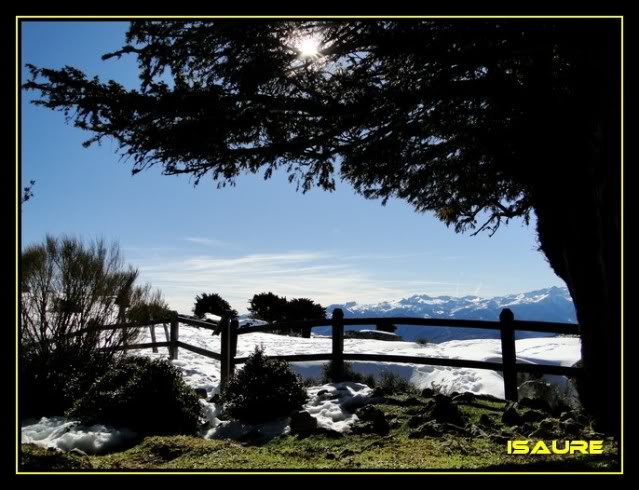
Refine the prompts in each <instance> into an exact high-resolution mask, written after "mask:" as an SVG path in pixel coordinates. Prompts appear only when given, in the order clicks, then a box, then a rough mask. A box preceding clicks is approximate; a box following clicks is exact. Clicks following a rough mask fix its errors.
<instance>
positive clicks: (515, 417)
mask: <svg viewBox="0 0 639 490" xmlns="http://www.w3.org/2000/svg"><path fill="white" fill-rule="evenodd" d="M501 421H502V422H503V423H504V424H506V425H518V424H519V423H521V415H519V412H518V411H517V409H516V408H515V407H514V406H513V405H511V406H509V407H508V408H506V410H504V414H503V415H502V416H501Z"/></svg>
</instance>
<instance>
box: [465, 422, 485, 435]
mask: <svg viewBox="0 0 639 490" xmlns="http://www.w3.org/2000/svg"><path fill="white" fill-rule="evenodd" d="M468 432H469V434H470V435H471V436H473V437H488V434H487V433H486V432H484V431H483V430H482V429H480V428H479V427H477V426H476V425H475V424H472V425H471V426H470V427H469V428H468Z"/></svg>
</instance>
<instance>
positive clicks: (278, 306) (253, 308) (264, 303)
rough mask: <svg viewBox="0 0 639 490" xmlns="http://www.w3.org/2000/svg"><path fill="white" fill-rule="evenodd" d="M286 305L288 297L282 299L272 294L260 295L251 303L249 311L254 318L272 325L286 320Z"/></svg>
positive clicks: (252, 299) (254, 297) (255, 296)
mask: <svg viewBox="0 0 639 490" xmlns="http://www.w3.org/2000/svg"><path fill="white" fill-rule="evenodd" d="M286 305H287V301H286V297H280V296H278V295H276V294H273V293H271V292H268V293H259V294H256V295H254V296H253V298H251V300H250V301H249V307H248V310H249V311H250V312H251V317H252V318H256V319H258V320H264V321H265V322H269V323H271V322H278V321H282V320H284V318H285V315H286Z"/></svg>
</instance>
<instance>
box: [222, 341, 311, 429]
mask: <svg viewBox="0 0 639 490" xmlns="http://www.w3.org/2000/svg"><path fill="white" fill-rule="evenodd" d="M307 399H308V395H307V394H306V390H305V389H304V384H303V382H302V380H301V378H300V377H299V376H298V375H296V374H295V373H294V372H293V371H291V369H290V367H289V365H288V363H287V362H286V361H280V360H277V359H271V358H269V357H268V356H266V355H265V354H264V351H263V350H261V349H260V348H258V347H256V348H255V352H254V353H253V354H251V355H250V356H249V358H248V359H247V360H246V362H245V363H244V367H242V369H240V370H239V371H238V372H237V373H235V375H234V376H232V377H231V379H230V380H229V382H228V384H227V385H226V388H225V389H224V391H223V392H222V396H221V401H222V403H223V404H224V410H225V411H226V412H227V413H228V414H229V415H230V416H232V417H234V418H236V419H238V420H241V421H245V422H251V423H256V422H265V421H268V420H272V419H275V418H278V417H285V416H287V415H289V414H290V413H291V412H292V411H294V410H298V409H300V408H301V407H302V405H303V404H304V403H305V402H306V400H307Z"/></svg>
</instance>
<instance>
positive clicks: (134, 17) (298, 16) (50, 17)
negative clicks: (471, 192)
mask: <svg viewBox="0 0 639 490" xmlns="http://www.w3.org/2000/svg"><path fill="white" fill-rule="evenodd" d="M16 18H18V19H69V20H73V19H102V20H104V19H123V20H127V19H623V16H622V15H426V16H424V15H356V16H354V15H75V16H68V15H23V16H16Z"/></svg>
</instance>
